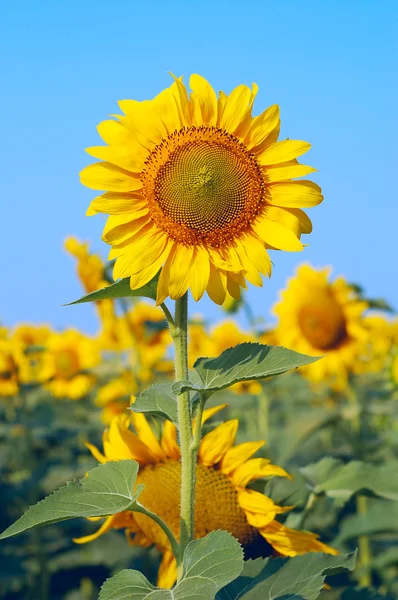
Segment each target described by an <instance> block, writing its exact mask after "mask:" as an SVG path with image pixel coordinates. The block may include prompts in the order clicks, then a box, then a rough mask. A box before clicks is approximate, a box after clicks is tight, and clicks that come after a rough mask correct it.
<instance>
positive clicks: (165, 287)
mask: <svg viewBox="0 0 398 600" xmlns="http://www.w3.org/2000/svg"><path fill="white" fill-rule="evenodd" d="M174 246H175V245H174ZM174 246H172V248H171V250H170V252H169V255H168V257H167V258H166V262H165V263H164V266H163V269H162V270H161V271H160V277H159V281H158V288H157V293H156V305H157V306H159V304H162V302H164V301H165V300H166V298H167V297H168V296H169V279H170V262H171V259H172V252H173V250H174Z"/></svg>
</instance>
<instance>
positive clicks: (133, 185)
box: [80, 162, 142, 192]
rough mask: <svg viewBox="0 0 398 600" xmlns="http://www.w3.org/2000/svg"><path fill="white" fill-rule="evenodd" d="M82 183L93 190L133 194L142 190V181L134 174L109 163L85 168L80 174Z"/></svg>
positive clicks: (95, 164) (100, 163)
mask: <svg viewBox="0 0 398 600" xmlns="http://www.w3.org/2000/svg"><path fill="white" fill-rule="evenodd" d="M80 181H81V182H82V184H83V185H86V186H87V187H89V188H91V189H93V190H109V191H110V192H133V191H135V190H141V189H142V183H141V180H140V179H137V178H136V177H134V175H133V173H130V172H129V171H125V170H124V169H121V168H120V167H115V165H112V164H111V163H107V162H99V163H94V164H93V165H89V166H88V167H85V168H84V169H83V170H82V171H81V172H80Z"/></svg>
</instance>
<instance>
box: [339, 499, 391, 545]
mask: <svg viewBox="0 0 398 600" xmlns="http://www.w3.org/2000/svg"><path fill="white" fill-rule="evenodd" d="M382 531H386V532H388V533H391V532H393V531H398V502H390V501H386V500H374V501H373V502H372V501H369V508H368V510H367V512H366V514H364V515H352V516H349V517H347V518H346V519H344V521H343V522H342V523H341V524H340V529H339V534H338V536H337V538H336V540H335V543H336V544H339V543H341V542H342V541H344V540H348V539H352V538H356V537H359V536H361V535H372V534H374V533H379V532H382Z"/></svg>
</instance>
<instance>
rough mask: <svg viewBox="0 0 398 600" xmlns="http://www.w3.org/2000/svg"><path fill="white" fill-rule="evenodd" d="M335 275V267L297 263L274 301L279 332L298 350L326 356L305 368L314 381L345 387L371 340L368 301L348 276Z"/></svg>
mask: <svg viewBox="0 0 398 600" xmlns="http://www.w3.org/2000/svg"><path fill="white" fill-rule="evenodd" d="M329 278H330V269H329V268H325V269H320V270H316V269H314V268H312V267H311V266H310V265H301V266H300V267H299V268H298V269H297V272H296V275H295V277H292V278H291V279H289V281H288V284H287V287H286V288H285V289H284V290H283V291H282V292H281V294H280V295H281V300H280V301H279V302H278V303H277V304H276V305H275V306H274V307H273V312H274V314H275V315H276V316H277V317H278V323H277V326H276V329H275V330H274V332H273V338H274V340H275V342H276V344H279V345H281V346H286V347H288V348H291V349H293V350H296V351H297V352H301V353H303V354H307V355H309V356H324V358H322V360H319V361H317V362H315V363H312V364H311V365H308V366H306V367H303V368H302V369H301V371H302V372H303V373H305V374H306V375H307V376H308V378H309V379H311V380H312V381H317V382H320V381H328V382H330V383H331V384H332V385H333V386H334V387H335V388H336V389H342V388H344V386H345V385H346V383H347V377H348V375H349V373H351V372H352V371H353V370H354V369H355V365H356V363H357V361H358V359H359V357H360V356H361V353H362V349H363V346H364V343H366V341H367V340H368V336H369V334H368V330H367V327H366V325H365V321H364V314H363V313H364V311H365V310H366V309H367V306H368V305H367V303H366V302H364V301H363V300H361V299H360V298H359V296H358V294H357V292H356V291H355V290H354V288H353V287H351V286H350V285H349V284H348V283H347V282H346V281H345V280H344V279H343V278H342V277H338V278H336V279H335V280H334V281H333V282H331V281H330V280H329Z"/></svg>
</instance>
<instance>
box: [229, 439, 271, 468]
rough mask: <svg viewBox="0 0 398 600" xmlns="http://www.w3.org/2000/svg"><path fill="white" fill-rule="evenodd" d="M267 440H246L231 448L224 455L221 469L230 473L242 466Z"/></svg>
mask: <svg viewBox="0 0 398 600" xmlns="http://www.w3.org/2000/svg"><path fill="white" fill-rule="evenodd" d="M264 444H265V441H264V440H261V441H258V442H245V443H243V444H238V445H237V446H233V447H232V448H230V449H229V450H228V451H227V452H226V453H225V455H224V457H223V459H222V461H221V465H220V466H221V471H222V472H223V473H225V474H226V475H230V474H231V473H232V472H233V471H235V469H237V468H238V467H240V466H241V465H242V464H243V463H245V462H246V461H247V460H248V459H249V458H251V457H252V456H253V454H255V453H256V452H257V450H258V449H259V448H261V446H264Z"/></svg>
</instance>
